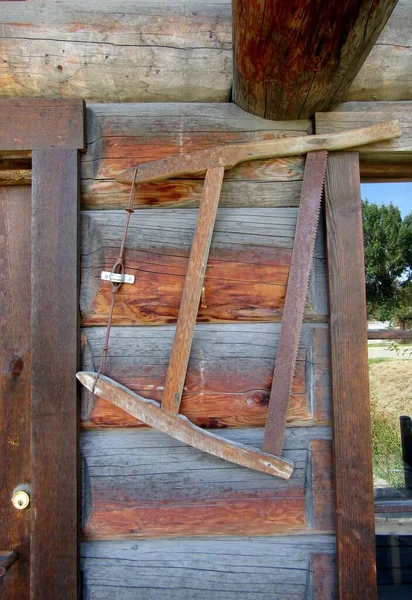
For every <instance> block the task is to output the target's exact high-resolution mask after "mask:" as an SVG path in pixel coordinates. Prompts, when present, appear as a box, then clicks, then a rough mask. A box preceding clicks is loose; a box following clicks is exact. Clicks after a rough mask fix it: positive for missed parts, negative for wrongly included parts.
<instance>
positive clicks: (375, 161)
mask: <svg viewBox="0 0 412 600" xmlns="http://www.w3.org/2000/svg"><path fill="white" fill-rule="evenodd" d="M383 115H385V118H387V119H388V118H389V119H394V118H396V119H398V120H399V124H400V126H401V131H402V135H401V137H400V138H397V139H394V140H391V141H387V142H382V143H380V144H371V145H370V146H364V147H363V148H361V147H359V148H357V150H358V151H359V154H360V172H361V179H362V181H385V180H399V181H402V180H410V178H411V168H412V102H348V103H346V104H342V106H341V107H340V108H339V110H337V111H336V112H334V113H329V114H328V113H317V114H316V131H317V132H320V133H331V132H333V131H334V132H338V131H345V130H346V129H351V128H352V127H353V126H354V125H355V124H356V126H357V127H359V126H366V125H370V124H372V123H378V122H379V121H380V120H381V119H382V116H383Z"/></svg>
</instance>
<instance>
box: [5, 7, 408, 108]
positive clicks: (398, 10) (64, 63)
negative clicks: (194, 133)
mask: <svg viewBox="0 0 412 600" xmlns="http://www.w3.org/2000/svg"><path fill="white" fill-rule="evenodd" d="M411 19H412V6H411V4H410V2H409V1H408V0H399V2H398V5H397V6H396V7H395V10H394V11H393V13H392V16H391V17H390V19H389V21H388V23H387V25H386V27H385V28H384V30H383V32H382V34H381V36H380V37H379V39H378V41H377V43H376V45H375V46H374V48H373V49H372V52H371V54H370V55H369V57H368V58H367V59H366V61H365V63H364V65H363V67H362V69H361V71H360V72H359V74H358V76H357V77H356V78H355V81H354V82H353V84H352V86H351V87H350V88H349V92H348V98H349V99H350V100H374V99H378V100H406V99H411V72H410V60H411V58H410V52H411V48H410V47H411V43H410V40H411V33H410V32H411V30H412V28H411ZM0 21H1V22H0V36H1V37H0V51H1V54H2V57H3V60H2V63H1V65H0V88H1V93H2V96H8V97H33V96H36V97H47V98H53V97H54V98H60V97H82V98H84V99H86V100H88V101H93V102H136V101H139V102H148V101H154V102H158V101H159V100H162V101H169V102H170V101H171V102H176V101H182V100H183V101H189V102H225V101H227V100H228V98H229V95H230V90H231V87H232V23H231V21H232V18H231V0H219V1H218V2H215V1H213V2H201V1H200V0H184V1H180V0H175V1H174V2H173V10H170V3H169V2H167V0H162V1H159V0H147V1H145V2H138V3H130V2H128V1H127V0H122V1H120V2H119V1H118V0H104V1H101V0H89V1H88V2H87V5H85V3H84V2H81V1H80V0H76V1H71V2H70V3H69V2H67V3H63V4H62V3H60V2H57V0H31V1H30V2H18V3H16V2H7V3H4V5H3V6H2V11H1V16H0ZM16 48H17V49H18V51H17V50H16Z"/></svg>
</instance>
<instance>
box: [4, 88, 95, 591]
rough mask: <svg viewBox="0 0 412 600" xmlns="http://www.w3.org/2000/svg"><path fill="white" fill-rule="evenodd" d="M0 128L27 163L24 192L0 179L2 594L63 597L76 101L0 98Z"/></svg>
mask: <svg viewBox="0 0 412 600" xmlns="http://www.w3.org/2000/svg"><path fill="white" fill-rule="evenodd" d="M0 132H1V133H0V150H3V151H6V152H8V151H11V154H10V159H9V160H10V162H11V163H12V164H13V163H14V162H15V161H16V160H17V161H19V159H21V157H22V156H23V157H25V159H29V158H30V156H31V157H32V165H33V168H32V171H33V178H32V193H31V202H30V188H29V187H22V186H14V187H0V213H1V214H0V257H1V260H2V265H1V269H0V284H1V285H0V289H1V293H0V315H1V319H0V337H1V340H2V344H1V345H0V367H1V374H2V376H1V380H0V384H1V385H0V422H1V428H0V429H1V431H0V452H1V465H2V466H3V468H2V469H0V488H1V490H2V493H1V501H0V521H1V523H2V527H0V551H10V550H13V549H14V550H16V552H17V553H18V555H19V559H18V561H17V562H16V565H15V566H13V568H12V569H10V571H9V572H8V573H7V576H6V577H5V578H4V579H5V581H4V588H5V589H4V593H5V597H6V598H7V600H21V599H23V598H24V599H26V598H27V599H28V598H30V600H45V599H46V598H47V599H48V598H53V600H60V599H61V600H63V599H64V600H74V599H75V598H77V596H78V518H77V515H78V510H79V502H78V493H77V492H78V479H79V477H78V456H79V452H78V444H77V438H78V435H77V432H78V427H79V418H78V402H77V393H76V390H77V386H76V379H75V374H76V370H77V348H78V341H79V335H78V333H79V332H78V259H77V257H78V248H77V226H78V217H79V168H78V160H79V157H78V152H79V149H82V148H84V103H83V101H82V100H77V99H73V100H41V99H35V100H21V99H0ZM34 148H36V149H34ZM17 164H19V163H18V162H17ZM21 484H28V485H29V488H30V484H31V489H30V504H29V506H28V508H27V509H26V510H17V509H16V508H13V506H12V504H11V502H10V499H11V496H12V493H13V491H14V489H15V488H16V487H17V486H19V485H21Z"/></svg>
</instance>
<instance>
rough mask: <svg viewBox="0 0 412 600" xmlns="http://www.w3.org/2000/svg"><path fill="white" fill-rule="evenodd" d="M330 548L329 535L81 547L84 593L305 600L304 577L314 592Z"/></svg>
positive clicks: (174, 599) (181, 599)
mask: <svg viewBox="0 0 412 600" xmlns="http://www.w3.org/2000/svg"><path fill="white" fill-rule="evenodd" d="M334 543H335V541H334V538H333V537H332V536H328V535H317V536H299V535H297V536H277V537H270V536H266V537H255V538H245V537H224V538H191V539H188V538H183V539H182V538H180V539H179V538H178V539H174V540H140V541H139V542H138V543H136V542H133V541H124V542H108V541H107V542H85V543H83V544H82V569H83V574H84V584H83V585H84V588H83V590H84V593H85V596H86V598H91V597H92V598H96V600H109V599H110V600H132V599H134V598H136V594H138V597H139V598H141V599H142V600H155V599H156V598H158V597H159V595H160V594H161V595H162V597H163V598H167V600H203V599H205V600H232V599H233V597H235V596H236V597H237V598H240V599H241V600H256V598H265V599H270V600H285V598H288V599H290V600H292V599H293V600H307V598H311V597H312V596H311V582H310V576H311V571H312V573H313V579H314V588H313V589H314V590H318V589H319V588H318V578H319V576H322V575H323V573H322V571H321V567H322V566H324V565H325V563H326V562H327V561H329V562H330V563H331V562H332V561H333V555H334ZM318 557H319V558H320V559H321V560H319V558H318ZM327 575H328V576H330V573H329V572H328V573H327ZM325 576H326V573H325ZM332 576H333V573H332ZM308 580H309V581H308ZM326 581H328V577H326ZM319 584H320V585H321V586H322V588H323V589H325V584H324V583H321V582H320V581H319ZM313 598H314V600H332V598H333V596H323V597H322V596H319V595H314V596H313Z"/></svg>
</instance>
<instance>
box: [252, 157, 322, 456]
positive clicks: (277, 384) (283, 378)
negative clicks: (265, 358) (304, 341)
mask: <svg viewBox="0 0 412 600" xmlns="http://www.w3.org/2000/svg"><path fill="white" fill-rule="evenodd" d="M327 159H328V154H327V152H325V151H323V152H314V153H313V154H310V155H308V156H307V157H306V164H305V175H304V179H303V185H302V196H301V199H300V206H299V212H298V215H297V220H296V229H295V237H294V242H293V250H292V257H291V262H290V269H289V277H288V282H287V288H286V295H285V303H284V307H283V318H282V324H281V328H280V335H279V346H278V349H277V354H276V363H275V371H274V374H273V384H272V389H271V391H270V398H269V407H268V416H267V419H266V425H265V434H264V438H263V450H265V451H266V452H270V453H272V454H276V455H279V454H281V452H282V447H283V437H284V435H285V427H286V419H287V412H288V408H289V398H290V393H291V390H292V385H293V379H294V373H295V363H296V358H297V354H298V345H299V341H300V336H301V331H302V324H303V318H304V313H305V307H306V303H307V297H308V292H309V279H310V273H311V268H312V266H313V265H312V261H313V258H312V257H313V252H314V250H315V242H316V234H317V226H318V221H319V218H320V205H321V200H322V193H323V183H324V178H325V173H326V164H327Z"/></svg>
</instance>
